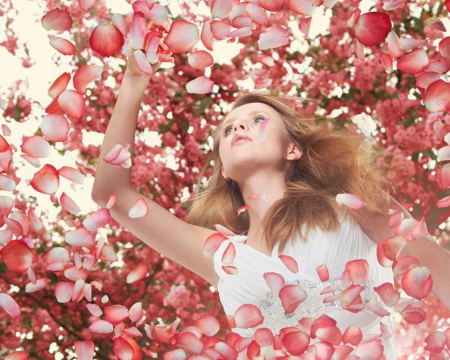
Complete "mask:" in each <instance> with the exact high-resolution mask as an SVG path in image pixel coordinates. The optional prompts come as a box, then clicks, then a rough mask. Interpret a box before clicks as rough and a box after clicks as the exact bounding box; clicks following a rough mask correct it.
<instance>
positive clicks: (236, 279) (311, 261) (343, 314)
mask: <svg viewBox="0 0 450 360" xmlns="http://www.w3.org/2000/svg"><path fill="white" fill-rule="evenodd" d="M245 241H246V236H243V235H236V236H232V237H229V238H228V240H225V241H224V242H223V243H222V244H221V245H220V247H219V248H218V250H217V251H216V253H215V254H214V267H215V270H216V272H217V274H218V275H219V283H218V291H219V296H220V300H221V302H222V305H223V307H224V310H225V313H226V314H227V315H234V314H235V312H236V310H237V309H238V308H239V307H240V306H241V305H244V304H253V305H256V306H257V307H259V309H260V310H261V313H262V315H263V316H264V319H265V320H264V324H262V325H261V327H267V328H270V329H271V330H272V331H273V332H274V333H277V332H278V331H279V330H280V329H282V328H283V327H287V326H296V325H298V320H300V319H301V318H302V317H311V318H312V319H314V318H317V317H319V316H320V315H322V314H326V315H328V316H330V317H332V318H333V319H334V320H336V321H337V326H338V327H339V328H340V330H341V331H342V332H344V331H345V329H346V328H347V327H348V326H349V325H354V326H358V327H359V328H360V329H361V330H362V332H363V334H380V322H383V323H384V324H386V325H387V326H388V328H389V330H390V331H391V332H393V315H391V316H386V317H379V316H378V315H375V314H374V313H372V312H371V311H370V310H368V309H367V308H366V309H365V310H363V311H360V312H358V313H353V312H349V311H347V310H344V309H342V307H341V306H340V303H339V301H332V302H328V303H327V304H326V305H324V303H323V300H324V297H325V296H329V295H330V294H329V293H328V294H324V295H321V294H320V293H321V292H322V290H323V289H324V287H325V286H328V285H331V284H335V285H337V286H335V288H339V285H340V284H341V276H342V272H343V271H344V270H345V265H346V264H347V262H349V261H351V260H355V259H365V260H366V261H367V262H368V264H369V266H370V271H369V280H368V281H367V282H366V283H364V284H363V286H364V290H363V291H362V293H361V297H362V299H363V302H364V300H369V299H371V298H373V297H376V296H377V295H376V293H375V292H374V291H373V287H375V286H379V285H381V284H383V283H385V282H391V283H392V282H393V274H392V270H391V269H387V268H383V267H382V266H381V265H380V264H379V263H378V261H377V255H376V244H375V243H374V242H373V241H372V240H371V239H370V238H369V237H368V236H367V235H366V234H365V233H364V231H363V230H362V229H361V227H360V226H359V225H358V224H357V223H356V222H354V221H352V220H350V219H343V218H341V226H340V227H339V228H338V229H337V230H336V231H335V232H325V231H322V230H321V229H320V228H315V229H311V230H310V232H309V234H308V241H307V242H303V241H301V240H300V239H297V240H296V241H292V242H289V243H288V244H287V245H286V247H285V248H284V250H283V252H282V254H283V255H289V256H291V257H293V258H294V259H295V260H296V261H297V264H298V267H299V272H298V273H293V272H292V271H290V270H289V269H288V268H287V267H286V265H285V264H284V263H283V262H282V261H281V260H280V258H279V257H278V255H279V254H278V246H276V247H275V248H274V249H273V252H272V254H271V256H268V255H266V254H263V253H261V252H259V251H257V250H255V249H254V248H252V247H251V246H249V245H247V244H245ZM230 242H233V244H234V246H235V249H236V255H235V257H234V261H233V265H234V266H235V267H236V268H237V270H238V273H237V274H228V273H227V272H225V271H224V269H223V268H222V265H223V264H222V262H221V259H222V256H223V253H224V251H225V249H226V248H227V246H228V245H229V243H230ZM322 264H326V266H327V268H328V271H329V277H330V280H328V281H327V282H325V283H322V282H321V280H320V278H319V276H318V274H317V270H316V268H317V267H318V266H320V265H322ZM267 272H275V273H278V274H280V275H282V276H283V277H284V280H285V284H299V285H300V286H301V287H302V289H303V290H304V291H306V293H307V295H308V297H307V299H306V300H305V301H304V302H303V303H301V304H300V305H299V306H298V308H297V309H296V310H295V311H294V313H292V314H289V315H286V314H285V312H284V309H283V307H282V305H281V301H280V299H279V298H278V296H275V295H274V294H272V293H271V291H270V288H269V286H268V285H267V283H266V281H265V279H264V274H265V273H267ZM341 289H342V287H341ZM340 291H341V290H339V289H337V290H336V291H335V292H334V293H333V294H334V295H337V298H339V294H340ZM380 303H382V301H380ZM386 309H387V308H386ZM233 331H235V332H237V333H239V334H240V335H241V336H246V337H250V336H252V335H253V333H254V331H255V328H254V329H238V328H235V329H233ZM383 346H384V354H385V356H386V358H387V359H396V355H395V348H394V342H393V337H392V338H391V339H389V340H383Z"/></svg>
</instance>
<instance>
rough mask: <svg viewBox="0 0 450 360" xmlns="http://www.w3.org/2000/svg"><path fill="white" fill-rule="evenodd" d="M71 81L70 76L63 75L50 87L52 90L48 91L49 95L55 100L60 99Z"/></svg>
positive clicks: (67, 74)
mask: <svg viewBox="0 0 450 360" xmlns="http://www.w3.org/2000/svg"><path fill="white" fill-rule="evenodd" d="M69 81H70V74H69V73H67V72H65V73H62V74H61V75H60V76H59V77H58V78H57V79H56V80H55V81H54V82H53V84H52V85H50V88H49V89H48V95H49V96H50V97H51V98H52V99H55V98H57V97H58V95H59V94H61V93H62V92H63V91H64V90H65V89H66V87H67V84H68V83H69Z"/></svg>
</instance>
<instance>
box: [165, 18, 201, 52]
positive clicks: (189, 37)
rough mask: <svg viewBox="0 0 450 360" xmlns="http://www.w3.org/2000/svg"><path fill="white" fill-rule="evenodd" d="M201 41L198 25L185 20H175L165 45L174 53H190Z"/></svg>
mask: <svg viewBox="0 0 450 360" xmlns="http://www.w3.org/2000/svg"><path fill="white" fill-rule="evenodd" d="M198 41H199V31H198V28H197V25H195V24H193V23H190V22H187V21H185V20H175V21H174V22H173V23H172V26H171V27H170V30H169V33H168V34H167V37H166V39H165V40H164V43H165V44H166V45H167V47H168V48H169V50H170V51H171V52H173V53H184V52H187V51H189V50H190V49H191V48H192V47H193V46H194V45H195V44H196V43H197V42H198Z"/></svg>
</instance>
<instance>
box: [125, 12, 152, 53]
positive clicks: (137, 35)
mask: <svg viewBox="0 0 450 360" xmlns="http://www.w3.org/2000/svg"><path fill="white" fill-rule="evenodd" d="M147 32H148V26H147V23H146V21H145V17H144V14H143V13H141V12H135V13H133V20H132V22H131V27H130V30H129V32H128V45H130V47H131V48H132V49H134V50H140V49H143V48H144V41H145V35H146V34H147Z"/></svg>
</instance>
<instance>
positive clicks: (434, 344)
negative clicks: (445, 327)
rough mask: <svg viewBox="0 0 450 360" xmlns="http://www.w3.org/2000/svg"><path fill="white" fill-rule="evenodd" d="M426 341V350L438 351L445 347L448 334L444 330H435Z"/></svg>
mask: <svg viewBox="0 0 450 360" xmlns="http://www.w3.org/2000/svg"><path fill="white" fill-rule="evenodd" d="M424 341H425V343H426V344H427V345H426V346H425V348H424V350H427V351H432V352H435V353H438V352H440V351H442V350H443V349H444V347H445V345H446V343H447V336H446V335H445V334H444V333H443V332H442V331H435V332H432V333H431V334H430V335H428V336H427V337H426V338H425V340H424Z"/></svg>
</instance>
